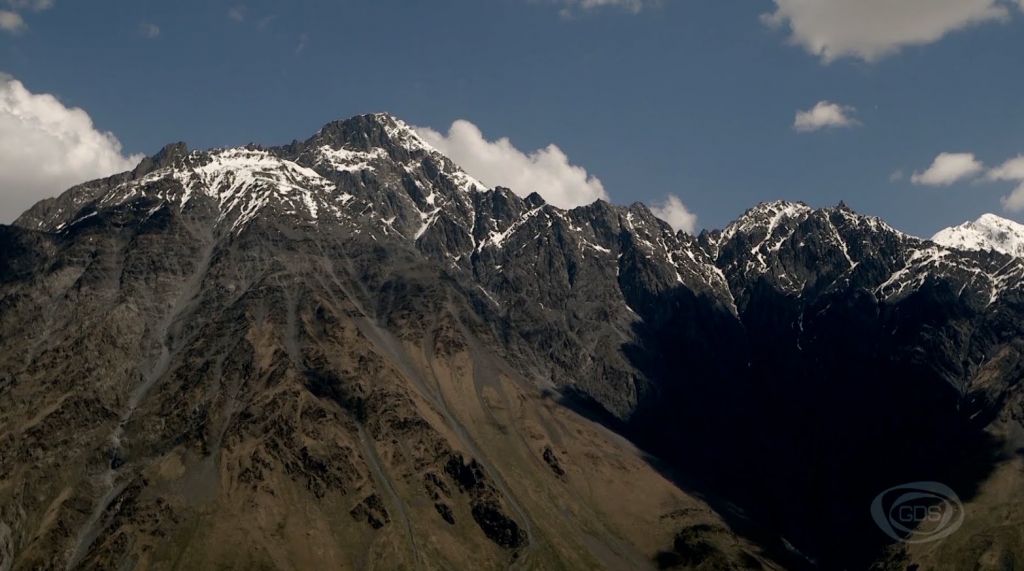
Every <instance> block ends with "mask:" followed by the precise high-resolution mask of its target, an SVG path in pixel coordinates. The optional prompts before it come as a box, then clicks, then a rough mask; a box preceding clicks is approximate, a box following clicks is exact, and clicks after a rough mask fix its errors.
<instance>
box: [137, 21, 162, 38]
mask: <svg viewBox="0 0 1024 571" xmlns="http://www.w3.org/2000/svg"><path fill="white" fill-rule="evenodd" d="M139 33H141V34H142V37H144V38H147V39H150V40H155V39H157V38H159V37H160V26H157V25H156V24H153V23H151V22H143V23H142V24H140V25H139Z"/></svg>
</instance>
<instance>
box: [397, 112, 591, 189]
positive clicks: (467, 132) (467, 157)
mask: <svg viewBox="0 0 1024 571" xmlns="http://www.w3.org/2000/svg"><path fill="white" fill-rule="evenodd" d="M416 131H417V132H418V133H419V135H420V136H421V137H423V139H424V140H426V141H427V142H428V143H430V144H431V145H433V146H434V147H435V148H436V149H437V150H438V151H440V152H441V153H443V154H444V155H446V156H448V157H449V158H450V159H452V160H453V161H455V163H456V164H458V165H459V166H461V167H462V168H463V169H465V170H466V172H467V173H469V174H470V175H472V176H473V177H474V178H476V179H478V180H480V182H482V183H484V184H486V185H487V186H491V187H493V186H505V187H508V188H511V189H512V190H513V191H514V192H515V193H516V194H519V195H520V196H527V195H529V194H530V193H531V192H537V193H538V194H540V195H541V196H543V197H544V200H546V201H547V202H549V203H551V204H553V205H555V206H557V207H559V208H572V207H574V206H580V205H583V204H590V203H591V202H594V201H595V200H597V199H599V198H602V199H606V200H607V198H608V194H607V193H606V192H605V190H604V186H603V185H602V184H601V181H600V180H598V179H597V177H595V176H593V175H590V174H588V173H587V170H586V169H584V168H583V167H580V166H576V165H573V164H571V163H570V162H569V157H567V156H566V155H565V153H564V152H562V149H560V148H558V147H557V146H556V145H553V144H552V145H548V146H547V147H544V148H543V149H538V150H535V151H531V152H528V153H526V152H523V151H520V150H519V149H517V148H516V147H515V146H513V145H512V142H511V141H509V140H508V139H507V138H504V137H503V138H501V139H498V140H496V141H488V140H487V139H485V138H484V136H483V133H481V132H480V129H479V128H478V127H477V126H476V125H474V124H473V123H470V122H469V121H465V120H462V119H460V120H458V121H455V122H454V123H452V126H451V128H449V129H448V134H447V135H445V134H442V133H439V132H437V131H435V130H433V129H429V128H424V127H417V128H416Z"/></svg>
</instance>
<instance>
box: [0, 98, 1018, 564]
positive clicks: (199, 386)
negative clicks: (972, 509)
mask: <svg viewBox="0 0 1024 571" xmlns="http://www.w3.org/2000/svg"><path fill="white" fill-rule="evenodd" d="M1022 277H1024V262H1022V261H1021V260H1020V259H1016V258H1012V257H1010V256H1007V255H1003V254H1000V253H998V252H991V251H979V250H963V249H957V248H952V247H947V246H942V245H938V244H935V243H932V242H927V241H922V240H918V239H916V238H913V237H910V236H906V235H904V234H902V233H900V232H898V231H896V230H894V229H892V228H891V227H889V226H887V225H886V224H885V223H884V222H882V221H880V220H878V219H875V218H871V217H866V216H862V215H859V214H857V213H854V212H852V211H851V210H849V209H848V208H846V207H845V206H843V205H840V206H838V207H836V208H826V209H812V208H810V207H808V206H806V205H801V204H793V203H784V202H777V203H769V204H762V205H759V206H757V207H755V208H753V209H751V210H750V211H748V212H747V213H745V214H744V215H743V216H742V217H741V218H740V219H739V220H737V221H736V222H734V223H733V224H731V225H730V226H729V227H727V228H726V229H724V230H722V231H716V232H713V233H705V234H702V235H701V236H698V237H693V236H689V235H686V234H683V233H676V232H673V231H672V229H671V228H670V227H669V226H668V225H667V224H665V223H664V222H662V221H660V220H658V219H657V218H656V217H654V216H653V215H652V214H651V212H650V211H649V210H648V209H647V208H646V207H644V206H643V205H642V204H634V205H631V206H628V207H621V206H614V205H611V204H608V203H605V202H602V201H598V202H595V203H594V204H591V205H589V206H586V207H581V208H575V209H572V210H561V209H558V208H555V207H553V206H551V205H548V204H546V203H545V202H544V200H543V199H542V198H541V197H540V196H539V195H537V194H531V195H528V196H526V197H522V196H520V195H517V194H515V193H513V192H512V191H510V190H508V189H503V188H494V189H486V188H484V186H483V185H482V184H481V183H479V182H478V181H476V180H474V179H473V178H472V177H470V176H469V175H467V174H466V173H465V172H463V171H462V170H461V169H460V168H459V167H458V166H457V165H455V164H454V163H452V162H451V161H450V160H449V159H447V158H446V157H444V156H443V155H441V154H440V153H438V152H437V151H435V150H434V149H432V148H430V146H429V145H427V144H426V143H425V142H424V141H423V140H422V139H420V138H419V137H418V136H417V135H416V133H415V131H413V130H412V129H410V128H409V127H408V126H406V125H405V124H404V123H402V122H401V121H399V120H397V119H395V118H394V117H391V116H389V115H385V114H377V115H367V116H362V117H356V118H353V119H350V120H347V121H339V122H335V123H331V124H328V125H326V126H325V127H324V128H322V129H321V130H320V131H319V132H318V133H317V134H315V135H314V136H313V137H311V138H310V139H308V140H306V141H304V142H295V143H292V144H290V145H287V146H284V147H275V148H261V147H256V146H250V147H245V148H235V149H220V150H213V151H189V150H188V149H187V148H186V147H185V146H184V145H182V144H177V145H171V146H168V147H167V148H165V149H164V150H163V151H161V152H160V153H159V154H158V155H156V156H154V157H152V158H149V159H146V160H145V161H143V162H142V164H140V165H139V167H138V168H136V169H135V170H134V171H132V172H130V173H124V174H121V175H117V176H114V177H110V178H108V179H104V180H101V181H93V182H89V183H85V184H83V185H80V186H77V187H75V188H72V189H70V190H69V191H67V192H66V193H64V194H63V195H61V196H60V197H57V198H55V199H52V200H47V201H44V202H42V203H40V204H38V205H37V206H35V207H33V208H32V209H30V210H29V211H28V212H26V213H25V214H24V215H23V216H22V217H21V218H19V219H18V221H17V222H16V224H15V225H14V226H10V227H0V339H2V340H3V341H2V344H0V570H6V569H39V568H43V569H47V568H85V569H92V568H118V569H122V568H164V567H177V568H209V567H220V566H222V567H232V568H236V567H237V568H254V567H258V568H296V569H305V568H360V569H362V568H380V569H399V568H416V569H420V568H431V569H432V568H456V569H463V568H479V569H498V568H506V567H509V566H510V565H514V566H517V567H519V568H527V569H559V568H565V569H591V568H605V569H643V568H651V567H657V566H661V567H664V568H672V567H675V568H700V569H735V568H778V567H791V568H815V567H820V568H863V567H866V566H868V565H869V564H871V563H872V562H873V561H875V560H877V559H879V558H882V557H887V556H888V557H890V558H900V557H901V558H903V559H906V560H911V559H913V557H916V556H917V555H916V554H914V553H903V552H902V551H900V552H899V553H897V554H896V555H892V552H891V551H886V549H887V548H891V546H889V545H887V543H886V541H887V540H886V538H885V536H883V535H881V534H880V533H879V532H878V530H877V529H876V528H874V527H873V524H872V523H871V521H870V517H869V514H868V510H867V506H868V505H869V503H870V499H871V497H872V496H873V495H874V494H875V493H877V492H878V491H880V490H883V489H886V488H888V487H890V486H892V485H894V484H898V483H901V482H904V481H908V480H915V479H916V480H921V479H934V480H939V481H944V482H947V483H949V484H950V485H953V486H955V487H957V489H958V490H960V491H961V493H962V494H963V495H964V496H965V497H971V494H972V493H973V492H974V491H975V490H981V492H979V498H981V500H984V498H985V497H986V496H985V494H984V490H985V489H986V487H985V483H986V481H988V480H989V479H990V478H991V477H992V474H1012V472H1007V471H1005V470H1003V469H1002V466H1003V464H1001V459H1000V453H1001V452H1003V451H1004V450H1013V449H1016V448H1020V446H1021V443H1017V442H1016V441H1015V440H1014V439H1015V438H1019V436H1017V435H1019V434H1021V432H1019V428H1020V423H1021V419H1022V418H1024V414H1021V413H1020V411H1021V410H1022V409H1021V402H1024V397H1022V396H1021V395H1022V393H1021V390H1020V379H1021V370H1022V369H1021V363H1022V362H1024V358H1022V355H1024V347H1022V346H1021V341H1020V340H1021V339H1024V321H1022V319H1021V316H1022V309H1024V307H1022V296H1021V293H1022V292H1021V289H1022V287H1021V283H1022V281H1021V278H1022ZM613 431H614V432H613ZM615 432H618V433H619V434H615ZM623 435H624V436H626V437H628V438H629V440H626V439H624V438H622V436H623ZM634 444H635V445H639V446H641V447H642V448H643V449H644V452H641V451H639V450H638V449H637V448H634ZM1014 446H1016V448H1014ZM653 456H657V460H654V459H653ZM752 474H755V475H756V477H753V476H751V475H752ZM1005 477H1006V478H1008V479H1009V480H1010V481H1012V482H1017V481H1018V480H1019V477H1018V478H1017V480H1014V478H1013V476H1012V475H1006V476H1005ZM680 486H682V487H684V488H685V489H686V490H690V491H691V492H692V491H696V492H699V495H700V497H701V498H704V499H701V500H698V499H696V496H695V495H691V494H690V493H686V492H683V491H682V488H681V487H680ZM981 500H979V501H981ZM822 506H827V507H826V508H822ZM976 523H977V525H976V528H974V530H973V531H972V533H974V534H976V536H978V537H980V536H981V535H983V534H986V533H991V529H990V528H989V527H986V525H984V523H982V522H976ZM998 537H1002V536H998ZM1006 544H1007V545H1010V547H1007V548H1006V549H1010V550H1012V549H1013V547H1012V545H1011V543H1010V540H1009V539H1006ZM897 551H899V550H897ZM891 560H896V559H891ZM901 560H902V559H901Z"/></svg>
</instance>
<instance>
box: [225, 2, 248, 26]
mask: <svg viewBox="0 0 1024 571" xmlns="http://www.w3.org/2000/svg"><path fill="white" fill-rule="evenodd" d="M228 19H229V20H232V21H234V22H244V21H245V6H243V5H241V4H238V5H235V6H232V7H230V8H228Z"/></svg>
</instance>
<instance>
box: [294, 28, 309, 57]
mask: <svg viewBox="0 0 1024 571" xmlns="http://www.w3.org/2000/svg"><path fill="white" fill-rule="evenodd" d="M308 45H309V35H308V34H306V33H302V34H299V43H298V44H297V45H296V46H295V55H299V54H301V53H302V52H304V51H306V46H308Z"/></svg>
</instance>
